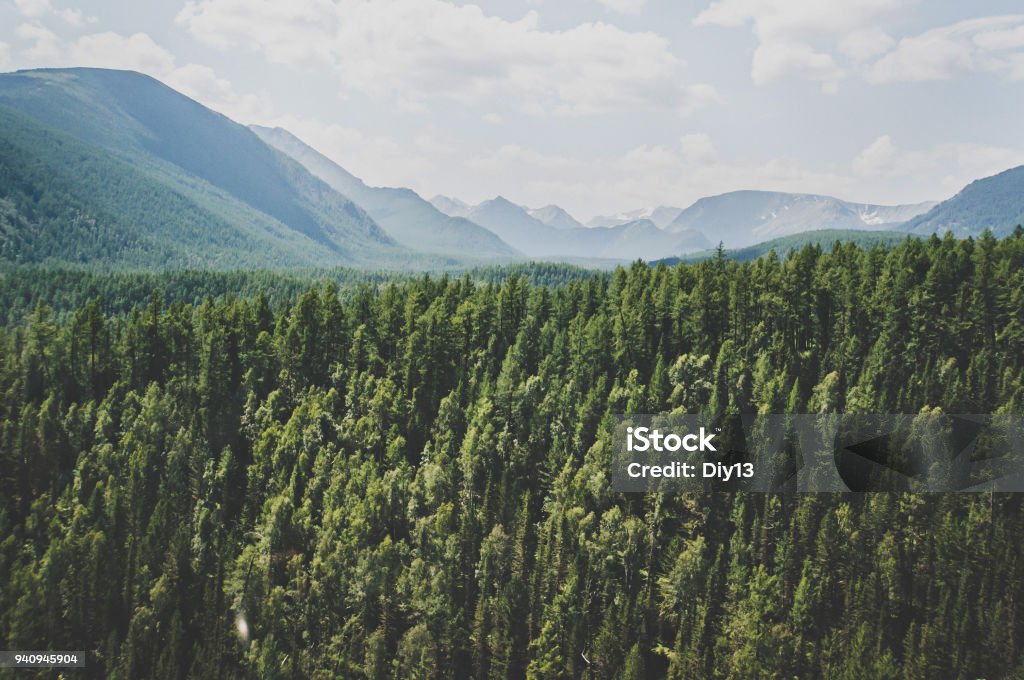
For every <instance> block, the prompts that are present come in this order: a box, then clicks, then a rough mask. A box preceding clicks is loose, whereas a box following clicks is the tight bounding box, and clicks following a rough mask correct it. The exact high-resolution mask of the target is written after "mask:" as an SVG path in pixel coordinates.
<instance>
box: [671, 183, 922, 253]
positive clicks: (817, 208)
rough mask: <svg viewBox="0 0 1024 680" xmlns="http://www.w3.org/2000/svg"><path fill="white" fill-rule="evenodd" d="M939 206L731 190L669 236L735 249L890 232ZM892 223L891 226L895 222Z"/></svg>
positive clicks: (679, 221)
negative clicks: (697, 235) (828, 233)
mask: <svg viewBox="0 0 1024 680" xmlns="http://www.w3.org/2000/svg"><path fill="white" fill-rule="evenodd" d="M933 205H934V203H921V204H917V205H900V206H881V205H870V204H863V203H852V202H849V201H843V200H840V199H838V198H834V197H832V196H820V195H817V194H789V193H782V192H773V191H732V192H729V193H725V194H720V195H718V196H708V197H706V198H701V199H699V200H698V201H696V202H695V203H694V204H693V205H691V206H690V207H689V208H686V209H685V210H683V211H682V212H681V213H680V214H679V216H678V217H676V218H675V219H674V220H673V221H672V223H671V224H669V225H668V227H667V229H668V231H677V230H683V229H697V230H699V231H701V232H703V233H705V234H714V237H715V240H716V241H722V242H724V243H725V244H726V245H727V246H729V247H732V248H741V247H745V246H748V245H753V244H754V243H757V242H759V241H765V240H768V239H772V238H777V237H780V236H788V235H791V234H798V233H801V232H805V231H814V230H819V229H840V230H868V231H870V230H880V229H891V228H893V227H895V226H897V225H899V224H901V223H902V222H903V221H905V220H907V219H910V218H911V217H913V216H914V215H917V214H920V213H923V212H925V211H927V210H928V209H929V208H931V207H932V206H933ZM890 220H891V221H890Z"/></svg>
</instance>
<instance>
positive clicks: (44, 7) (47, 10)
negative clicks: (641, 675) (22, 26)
mask: <svg viewBox="0 0 1024 680" xmlns="http://www.w3.org/2000/svg"><path fill="white" fill-rule="evenodd" d="M14 6H15V7H16V8H17V10H18V12H19V13H20V14H21V16H23V17H27V18H29V19H37V20H38V19H44V18H47V17H51V16H52V17H58V18H60V19H62V20H64V21H65V22H66V23H68V24H69V25H71V26H84V25H85V24H91V23H95V22H96V17H93V16H86V15H85V14H82V12H81V11H80V10H77V9H56V8H55V7H54V6H53V5H52V4H51V3H50V0H14Z"/></svg>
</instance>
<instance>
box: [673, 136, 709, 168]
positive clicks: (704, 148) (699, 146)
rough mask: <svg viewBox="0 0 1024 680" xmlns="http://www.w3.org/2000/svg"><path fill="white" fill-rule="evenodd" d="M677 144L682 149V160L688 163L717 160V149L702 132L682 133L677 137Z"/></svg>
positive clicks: (705, 162) (705, 163) (706, 162)
mask: <svg viewBox="0 0 1024 680" xmlns="http://www.w3.org/2000/svg"><path fill="white" fill-rule="evenodd" d="M679 146H680V148H681V149H682V153H683V161H684V162H686V163H688V164H693V165H707V164H709V163H714V162H715V161H716V160H718V150H717V149H715V144H714V142H712V141H711V137H709V136H708V135H706V134H704V133H703V132H700V133H697V134H690V135H683V136H682V137H680V139H679Z"/></svg>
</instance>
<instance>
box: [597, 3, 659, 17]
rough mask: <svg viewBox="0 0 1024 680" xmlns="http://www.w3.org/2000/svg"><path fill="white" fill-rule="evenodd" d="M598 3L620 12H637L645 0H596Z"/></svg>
mask: <svg viewBox="0 0 1024 680" xmlns="http://www.w3.org/2000/svg"><path fill="white" fill-rule="evenodd" d="M597 1H598V2H599V3H601V4H602V5H604V6H605V7H607V8H608V9H610V10H612V11H613V12H619V13H620V14H639V13H640V11H641V10H642V9H643V8H644V6H645V5H647V0H597Z"/></svg>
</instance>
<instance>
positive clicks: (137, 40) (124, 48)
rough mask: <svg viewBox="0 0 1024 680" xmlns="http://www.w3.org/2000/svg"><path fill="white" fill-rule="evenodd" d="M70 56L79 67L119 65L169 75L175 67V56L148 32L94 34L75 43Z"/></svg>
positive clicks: (155, 74) (158, 75) (149, 72)
mask: <svg viewBox="0 0 1024 680" xmlns="http://www.w3.org/2000/svg"><path fill="white" fill-rule="evenodd" d="M69 58H70V60H71V63H73V64H75V65H77V66H94V67H99V68H119V69H129V70H132V71H140V72H142V73H148V74H150V75H154V76H157V77H165V76H167V75H168V74H169V73H170V72H171V71H173V70H174V55H172V54H171V53H170V52H168V51H167V50H165V49H164V48H162V47H160V46H159V45H157V44H156V43H155V42H154V41H153V39H152V38H151V37H149V36H148V35H147V34H145V33H135V34H133V35H131V36H128V37H125V36H122V35H119V34H117V33H112V32H109V31H108V32H104V33H93V34H91V35H85V36H82V37H81V38H79V39H78V40H77V41H75V43H74V44H73V45H72V46H71V49H70V53H69Z"/></svg>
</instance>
